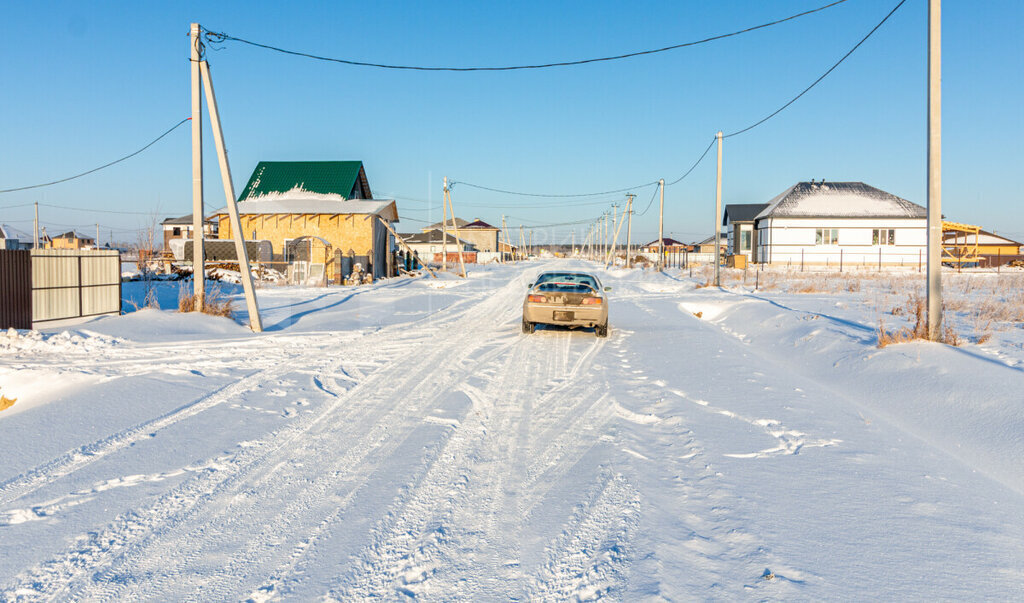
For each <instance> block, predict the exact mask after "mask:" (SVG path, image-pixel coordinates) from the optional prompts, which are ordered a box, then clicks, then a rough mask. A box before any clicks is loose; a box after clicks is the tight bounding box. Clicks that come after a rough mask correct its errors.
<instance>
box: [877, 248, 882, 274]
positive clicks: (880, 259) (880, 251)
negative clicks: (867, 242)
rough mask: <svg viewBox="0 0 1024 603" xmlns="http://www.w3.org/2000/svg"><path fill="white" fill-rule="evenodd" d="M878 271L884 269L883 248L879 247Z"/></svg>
mask: <svg viewBox="0 0 1024 603" xmlns="http://www.w3.org/2000/svg"><path fill="white" fill-rule="evenodd" d="M878 271H879V272H881V271H882V248H881V247H879V248H878Z"/></svg>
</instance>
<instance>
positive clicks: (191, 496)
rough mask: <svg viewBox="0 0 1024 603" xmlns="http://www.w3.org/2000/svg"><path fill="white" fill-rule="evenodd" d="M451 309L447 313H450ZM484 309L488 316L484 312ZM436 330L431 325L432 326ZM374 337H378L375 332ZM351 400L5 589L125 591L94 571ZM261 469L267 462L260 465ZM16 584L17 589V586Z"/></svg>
mask: <svg viewBox="0 0 1024 603" xmlns="http://www.w3.org/2000/svg"><path fill="white" fill-rule="evenodd" d="M460 305H461V304H460ZM449 309H450V310H451V309H452V308H449ZM472 309H473V306H472V305H469V307H467V308H460V309H459V310H458V311H456V312H454V319H457V318H459V317H461V316H462V315H463V314H466V313H467V312H469V311H471V310H472ZM484 310H485V312H486V308H485V309H484ZM435 320H436V317H435V316H433V315H431V316H428V317H425V318H424V319H423V321H435ZM451 320H453V317H449V322H450V321H451ZM436 326H437V325H430V327H436ZM408 327H409V324H405V325H400V326H398V327H396V328H395V329H394V330H395V331H399V330H401V329H402V328H408ZM373 335H376V333H374V334H373ZM372 339H373V340H372V341H369V342H367V345H366V347H367V348H368V349H369V350H370V351H372V350H373V348H374V344H377V339H384V342H385V344H386V342H387V333H385V334H383V336H381V337H373V338H372ZM378 345H379V344H378ZM319 353H320V350H313V351H312V353H311V354H310V356H315V355H316V354H319ZM262 378H264V379H265V378H267V375H266V373H264V374H263V377H262ZM247 383H248V382H247ZM235 389H238V388H235ZM350 391H351V390H350ZM349 397H350V396H348V395H346V396H340V397H338V398H336V400H335V401H334V402H333V403H332V404H330V405H329V406H327V407H326V408H325V409H324V410H323V411H321V412H319V413H318V414H317V416H316V417H315V418H313V419H307V420H306V421H305V422H301V421H300V422H293V423H292V424H291V426H290V427H289V428H287V429H286V431H288V434H285V435H283V434H281V433H278V434H274V435H272V437H270V438H267V440H265V441H263V442H261V443H259V444H258V445H254V446H251V447H249V448H245V449H244V450H242V451H241V452H240V453H238V454H237V455H236V457H235V458H233V459H231V460H230V461H228V462H227V463H225V464H224V465H223V466H222V467H219V468H218V469H216V470H211V471H208V472H204V473H201V474H198V475H196V476H194V477H193V478H192V479H191V480H189V481H187V482H185V483H183V484H181V485H180V486H178V487H176V488H175V489H174V490H172V491H171V492H168V493H167V494H165V495H164V496H161V497H160V498H159V499H158V500H157V501H155V502H154V503H153V504H152V505H151V506H149V507H148V508H146V509H140V510H132V511H129V512H128V513H125V514H124V515H122V516H120V517H119V518H117V519H116V520H115V521H114V522H113V523H112V524H111V525H109V526H108V527H107V528H106V529H103V530H99V531H93V532H90V533H88V534H85V535H82V536H80V537H78V539H77V542H76V544H75V545H73V546H72V547H71V549H70V550H69V551H68V552H66V553H64V554H63V555H59V556H57V557H55V558H52V559H50V560H48V561H46V562H43V563H42V564H40V565H37V566H36V567H34V568H30V569H28V570H25V571H23V572H22V573H21V574H19V576H18V577H17V578H16V579H15V580H14V581H13V582H12V585H11V586H10V587H9V589H8V587H5V589H7V590H8V592H19V591H20V592H35V593H36V594H38V595H40V596H51V597H53V596H60V595H61V593H68V592H70V591H71V589H72V587H73V586H74V582H75V581H76V580H78V579H80V578H82V577H84V576H85V575H86V574H96V576H97V577H101V578H102V577H103V576H104V575H106V576H107V577H108V578H111V579H112V581H111V582H107V583H105V584H102V585H97V584H95V583H94V584H92V585H86V587H87V588H86V590H89V589H92V590H93V591H94V592H95V594H96V595H97V598H103V597H105V596H114V593H118V592H120V591H122V590H123V589H124V587H125V584H124V581H123V580H122V581H121V582H118V581H117V580H118V579H121V578H123V576H115V575H112V574H111V573H110V572H106V573H105V574H104V573H100V572H97V568H101V567H103V566H106V565H109V564H110V563H111V562H112V561H113V560H114V559H115V558H117V557H118V556H120V555H122V554H123V553H124V552H125V551H126V550H128V549H130V548H131V547H132V545H135V546H136V547H137V548H140V547H142V545H144V542H143V541H144V539H145V538H146V537H147V536H148V535H150V534H152V533H153V532H154V531H157V528H162V530H161V531H166V530H168V529H171V528H173V527H175V526H176V525H179V524H180V523H181V522H182V521H184V519H186V518H187V517H188V515H189V514H190V513H194V512H195V511H196V509H197V508H199V507H201V506H203V505H205V504H208V503H209V501H210V500H211V499H213V497H214V496H215V495H216V494H217V493H218V492H220V491H223V490H224V489H226V488H228V487H231V486H233V485H235V484H240V483H244V481H243V480H244V478H245V477H247V476H248V473H249V471H251V470H252V467H254V466H255V467H260V466H261V465H260V461H261V460H263V459H264V458H266V457H267V456H268V455H270V454H271V453H273V452H276V451H279V450H282V449H285V445H286V444H290V443H292V442H294V441H295V440H296V438H298V437H300V436H302V435H303V434H304V433H305V430H308V429H309V428H311V427H312V426H313V425H315V424H316V423H319V422H320V421H321V420H323V419H324V418H326V417H328V416H330V414H331V413H332V412H333V411H334V410H335V409H336V408H337V407H338V406H339V405H340V404H341V402H342V401H343V400H347V399H348V398H349ZM223 398H224V399H228V398H229V396H223ZM168 418H169V417H168ZM310 423H311V424H310ZM271 442H272V444H271ZM286 452H287V450H286ZM285 456H287V455H285ZM264 464H266V463H265V462H264ZM281 466H282V465H281V464H280V463H279V464H277V465H276V466H275V467H274V469H278V468H280V467H281ZM50 475H52V473H51V474H50ZM157 555H158V557H165V556H164V555H163V553H162V552H158V553H157ZM149 578H152V576H149ZM19 583H20V586H17V584H19ZM107 589H109V590H107Z"/></svg>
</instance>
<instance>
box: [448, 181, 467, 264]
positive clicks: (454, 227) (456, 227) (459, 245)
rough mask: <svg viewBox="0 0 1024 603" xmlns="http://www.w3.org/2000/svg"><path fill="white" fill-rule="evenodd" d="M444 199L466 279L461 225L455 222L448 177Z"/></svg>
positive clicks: (456, 250) (456, 249)
mask: <svg viewBox="0 0 1024 603" xmlns="http://www.w3.org/2000/svg"><path fill="white" fill-rule="evenodd" d="M444 199H445V202H446V203H447V204H448V209H449V210H450V211H451V216H452V230H454V231H455V252H456V253H458V254H459V268H461V269H462V278H466V262H465V261H463V259H462V239H461V237H460V236H459V223H458V222H456V221H455V206H454V205H452V191H451V189H450V188H448V176H445V177H444Z"/></svg>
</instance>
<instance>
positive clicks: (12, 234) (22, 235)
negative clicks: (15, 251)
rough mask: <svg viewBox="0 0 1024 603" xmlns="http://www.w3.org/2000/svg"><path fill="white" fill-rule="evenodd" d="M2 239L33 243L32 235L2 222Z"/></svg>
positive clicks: (0, 226)
mask: <svg viewBox="0 0 1024 603" xmlns="http://www.w3.org/2000/svg"><path fill="white" fill-rule="evenodd" d="M0 239H14V240H18V241H23V242H25V243H29V244H31V243H32V235H30V234H28V233H27V232H25V231H23V230H19V229H17V228H14V227H13V226H10V225H8V224H0Z"/></svg>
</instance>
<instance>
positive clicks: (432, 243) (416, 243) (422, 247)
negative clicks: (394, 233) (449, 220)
mask: <svg viewBox="0 0 1024 603" xmlns="http://www.w3.org/2000/svg"><path fill="white" fill-rule="evenodd" d="M442 234H443V233H442V232H441V231H440V230H430V231H427V232H417V233H410V234H403V235H400V236H401V237H402V239H403V240H404V241H405V244H406V245H408V246H409V247H410V248H411V249H412V250H413V251H415V252H416V253H417V255H419V256H420V259H422V260H423V261H424V262H432V261H434V259H433V258H434V254H437V253H450V254H453V257H456V258H457V257H458V256H455V255H454V254H455V253H456V252H459V251H463V252H471V251H477V247H476V245H474V244H473V243H471V242H469V241H467V240H465V239H456V238H455V233H454V232H452V231H450V230H449V231H448V233H447V234H448V236H447V238H445V239H444V241H445V244H444V245H442V244H441V240H442ZM456 241H458V244H456Z"/></svg>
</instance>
